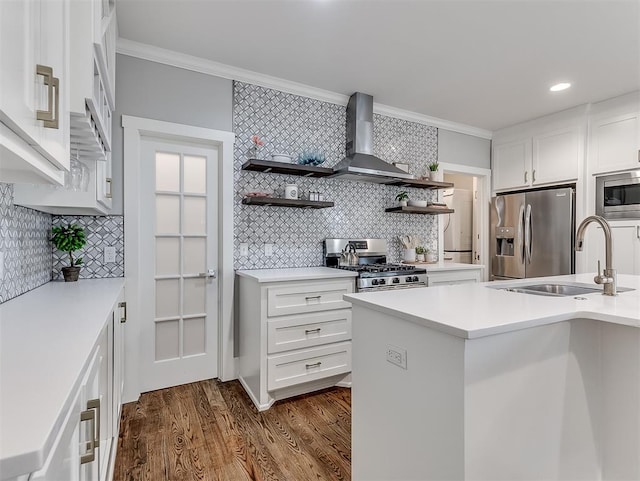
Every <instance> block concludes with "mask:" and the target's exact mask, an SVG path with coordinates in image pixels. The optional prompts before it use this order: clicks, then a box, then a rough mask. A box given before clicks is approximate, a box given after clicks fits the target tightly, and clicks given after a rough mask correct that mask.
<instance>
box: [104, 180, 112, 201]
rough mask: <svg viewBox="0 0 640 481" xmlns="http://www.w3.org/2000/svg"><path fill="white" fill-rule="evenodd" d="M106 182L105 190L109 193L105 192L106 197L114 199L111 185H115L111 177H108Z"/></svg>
mask: <svg viewBox="0 0 640 481" xmlns="http://www.w3.org/2000/svg"><path fill="white" fill-rule="evenodd" d="M105 182H106V184H105V185H106V187H107V188H106V189H105V190H107V192H105V194H104V196H105V197H106V198H107V199H112V198H113V194H112V193H111V185H112V184H113V179H112V178H111V177H107V178H106V179H105Z"/></svg>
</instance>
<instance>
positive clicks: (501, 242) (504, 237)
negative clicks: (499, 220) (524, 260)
mask: <svg viewBox="0 0 640 481" xmlns="http://www.w3.org/2000/svg"><path fill="white" fill-rule="evenodd" d="M495 229H496V232H495V234H496V235H495V238H496V246H495V248H496V255H499V256H513V255H514V253H515V249H514V240H515V229H514V228H513V227H496V228H495Z"/></svg>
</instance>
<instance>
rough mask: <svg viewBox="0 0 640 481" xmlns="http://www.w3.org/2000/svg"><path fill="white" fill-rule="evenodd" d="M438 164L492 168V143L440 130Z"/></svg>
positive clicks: (487, 140)
mask: <svg viewBox="0 0 640 481" xmlns="http://www.w3.org/2000/svg"><path fill="white" fill-rule="evenodd" d="M438 162H446V163H451V164H461V165H469V166H471V167H479V168H482V169H490V168H491V141H490V140H489V139H482V138H480V137H474V136H472V135H466V134H461V133H459V132H452V131H450V130H444V129H439V130H438Z"/></svg>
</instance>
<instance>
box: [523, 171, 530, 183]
mask: <svg viewBox="0 0 640 481" xmlns="http://www.w3.org/2000/svg"><path fill="white" fill-rule="evenodd" d="M528 174H529V171H527V170H525V171H524V183H525V184H526V183H527V182H528V181H527V179H528Z"/></svg>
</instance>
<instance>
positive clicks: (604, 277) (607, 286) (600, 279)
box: [576, 215, 617, 296]
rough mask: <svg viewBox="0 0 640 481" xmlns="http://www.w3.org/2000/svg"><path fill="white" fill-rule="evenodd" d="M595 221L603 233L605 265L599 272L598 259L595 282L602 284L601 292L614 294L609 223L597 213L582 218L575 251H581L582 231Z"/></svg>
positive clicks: (615, 282)
mask: <svg viewBox="0 0 640 481" xmlns="http://www.w3.org/2000/svg"><path fill="white" fill-rule="evenodd" d="M592 222H595V223H597V224H599V225H600V227H602V232H603V233H604V249H605V260H604V262H605V266H604V272H603V273H602V274H601V273H600V261H598V275H597V276H596V277H595V278H594V281H595V283H596V284H603V285H604V292H603V294H605V295H607V296H615V295H617V292H616V284H617V279H616V271H615V269H613V266H612V265H611V262H612V261H611V260H612V258H613V254H612V251H613V240H612V236H611V226H610V225H609V223H608V222H607V221H606V220H605V219H604V218H603V217H600V216H599V215H592V216H589V217H587V218H586V219H584V220H583V221H582V222H581V223H580V225H579V226H578V230H577V231H576V251H581V250H582V247H583V244H584V233H585V231H586V230H587V226H588V225H589V224H591V223H592Z"/></svg>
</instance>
